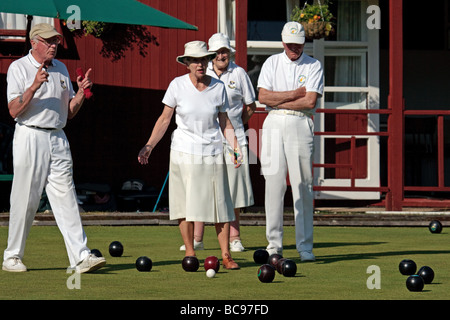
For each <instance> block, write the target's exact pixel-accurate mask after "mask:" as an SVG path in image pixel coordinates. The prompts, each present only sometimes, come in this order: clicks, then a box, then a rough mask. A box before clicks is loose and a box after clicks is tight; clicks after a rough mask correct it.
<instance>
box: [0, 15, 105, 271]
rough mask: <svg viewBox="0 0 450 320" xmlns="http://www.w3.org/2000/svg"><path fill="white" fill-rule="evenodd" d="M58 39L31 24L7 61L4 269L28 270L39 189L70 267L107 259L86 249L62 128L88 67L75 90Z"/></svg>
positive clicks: (78, 100)
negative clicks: (26, 44)
mask: <svg viewBox="0 0 450 320" xmlns="http://www.w3.org/2000/svg"><path fill="white" fill-rule="evenodd" d="M60 37H61V35H60V34H59V33H58V32H57V31H56V30H55V29H54V28H53V27H52V26H51V25H49V24H46V23H41V24H37V25H35V26H34V27H33V28H32V29H31V31H30V39H31V46H32V49H31V50H30V53H29V54H28V55H26V56H25V57H23V58H21V59H19V60H16V61H14V62H13V63H11V65H10V67H9V69H8V73H7V81H8V87H7V98H8V108H9V113H10V115H11V116H12V117H13V118H14V119H15V121H16V128H15V132H14V143H13V158H14V180H13V184H12V189H11V209H10V216H9V235H8V246H7V248H6V250H5V251H4V257H3V258H4V261H3V266H2V269H3V270H5V271H10V272H24V271H27V268H26V266H25V265H24V264H23V262H22V257H23V255H24V251H25V242H26V239H27V236H28V233H29V231H30V227H31V225H32V223H33V219H34V216H35V214H36V211H37V209H38V206H39V202H40V198H41V195H42V191H43V189H44V188H45V190H46V193H47V196H48V199H49V201H50V205H51V207H52V210H53V214H54V216H55V220H56V223H57V224H58V227H59V229H60V231H61V233H62V235H63V238H64V242H65V244H66V249H67V254H68V256H69V262H70V267H71V268H74V269H75V271H76V272H78V273H84V272H90V271H94V270H96V269H98V268H100V267H102V266H104V265H105V263H106V262H105V259H104V258H103V257H101V258H98V257H96V256H94V255H92V254H91V253H90V250H89V248H88V247H87V239H86V235H85V233H84V231H83V226H82V223H81V217H80V213H79V209H78V203H77V198H76V192H75V186H74V182H73V173H72V156H71V153H70V147H69V142H68V140H67V137H66V135H65V134H64V131H63V128H64V127H65V125H66V122H67V119H71V118H73V117H74V116H75V115H76V114H77V113H78V111H79V110H80V108H81V105H82V104H83V101H84V99H85V93H84V90H85V89H88V88H90V87H91V86H92V82H91V80H90V78H89V74H90V72H91V69H89V70H88V71H87V72H86V74H85V76H84V79H82V78H83V77H81V76H78V77H77V85H78V91H77V92H76V93H75V92H74V90H73V88H72V82H71V80H70V77H69V73H68V71H67V68H66V66H65V65H64V64H63V63H61V62H60V61H58V60H56V59H55V56H56V52H57V49H58V44H59V43H60ZM43 256H44V257H45V255H43Z"/></svg>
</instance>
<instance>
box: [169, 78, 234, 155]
mask: <svg viewBox="0 0 450 320" xmlns="http://www.w3.org/2000/svg"><path fill="white" fill-rule="evenodd" d="M162 102H163V103H164V104H165V105H166V106H168V107H171V108H175V107H176V109H175V112H176V113H175V122H176V124H177V129H175V131H174V132H173V135H172V143H171V146H170V147H171V149H173V150H176V151H181V152H185V153H189V154H197V155H215V154H219V153H222V152H223V144H222V136H221V133H220V131H221V130H220V126H219V121H218V115H219V112H227V111H228V109H229V105H228V98H227V94H226V91H225V85H224V83H223V82H222V81H219V80H217V79H214V78H212V77H211V82H210V84H209V86H208V87H207V88H206V89H205V90H203V91H199V90H197V88H196V87H195V86H194V84H193V83H192V81H191V79H190V78H189V74H185V75H183V76H180V77H177V78H175V79H174V80H172V82H171V83H170V84H169V87H168V88H167V91H166V94H165V95H164V98H163V100H162Z"/></svg>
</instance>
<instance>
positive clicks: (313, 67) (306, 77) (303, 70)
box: [258, 52, 323, 115]
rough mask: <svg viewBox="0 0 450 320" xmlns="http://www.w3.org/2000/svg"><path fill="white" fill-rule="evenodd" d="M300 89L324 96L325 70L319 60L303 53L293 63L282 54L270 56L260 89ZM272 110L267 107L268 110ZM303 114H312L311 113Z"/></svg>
mask: <svg viewBox="0 0 450 320" xmlns="http://www.w3.org/2000/svg"><path fill="white" fill-rule="evenodd" d="M300 87H306V91H307V92H317V93H318V94H320V95H322V94H323V69H322V65H321V63H320V61H319V60H317V59H314V58H312V57H310V56H308V55H307V54H305V53H302V55H301V56H300V58H298V59H297V60H296V61H291V60H290V59H289V58H288V56H287V55H286V53H285V52H282V53H279V54H275V55H272V56H270V57H269V58H268V59H267V60H266V61H265V62H264V64H263V66H262V68H261V73H260V75H259V78H258V88H264V89H267V90H270V91H291V90H295V89H298V88H300ZM273 107H276V106H273ZM271 109H272V108H270V107H266V110H271ZM302 112H304V113H305V114H308V115H311V114H312V113H311V111H309V112H308V111H303V110H302Z"/></svg>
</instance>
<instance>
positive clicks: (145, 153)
mask: <svg viewBox="0 0 450 320" xmlns="http://www.w3.org/2000/svg"><path fill="white" fill-rule="evenodd" d="M152 150H153V148H152V147H151V146H150V145H148V144H146V145H145V146H144V147H143V148H142V149H141V151H139V155H138V161H139V163H140V164H148V158H149V157H150V154H151V153H152Z"/></svg>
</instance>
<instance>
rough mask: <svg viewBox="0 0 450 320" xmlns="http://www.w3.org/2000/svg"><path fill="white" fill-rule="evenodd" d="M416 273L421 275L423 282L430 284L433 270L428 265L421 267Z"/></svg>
mask: <svg viewBox="0 0 450 320" xmlns="http://www.w3.org/2000/svg"><path fill="white" fill-rule="evenodd" d="M417 274H418V275H419V276H421V277H422V279H423V282H424V283H425V284H430V283H431V282H433V279H434V271H433V269H431V268H430V267H428V266H423V267H421V268H420V269H419V271H418V272H417Z"/></svg>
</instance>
